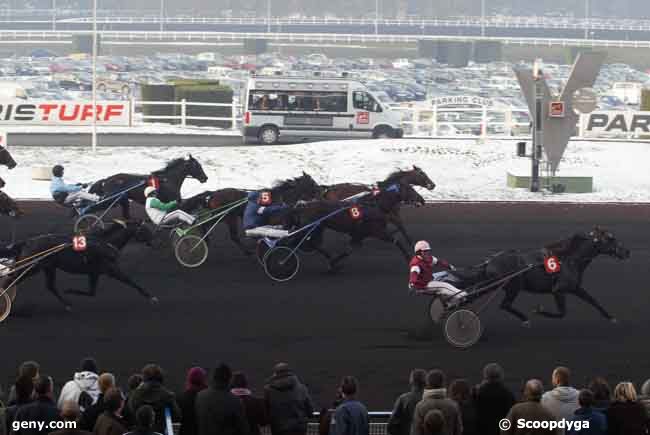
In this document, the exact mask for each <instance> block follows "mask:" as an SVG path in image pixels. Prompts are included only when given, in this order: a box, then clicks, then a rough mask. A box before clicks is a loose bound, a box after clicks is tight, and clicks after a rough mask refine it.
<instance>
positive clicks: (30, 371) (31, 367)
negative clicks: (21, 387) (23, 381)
mask: <svg viewBox="0 0 650 435" xmlns="http://www.w3.org/2000/svg"><path fill="white" fill-rule="evenodd" d="M40 370H41V366H40V365H39V364H38V363H37V362H36V361H25V362H23V363H22V364H21V365H20V366H19V367H18V377H17V379H20V378H21V377H23V376H28V377H30V378H31V379H32V380H33V381H34V382H35V381H36V378H38V375H39V373H40ZM14 402H16V386H15V385H14V386H12V387H11V390H10V391H9V397H7V406H11V405H13V404H14Z"/></svg>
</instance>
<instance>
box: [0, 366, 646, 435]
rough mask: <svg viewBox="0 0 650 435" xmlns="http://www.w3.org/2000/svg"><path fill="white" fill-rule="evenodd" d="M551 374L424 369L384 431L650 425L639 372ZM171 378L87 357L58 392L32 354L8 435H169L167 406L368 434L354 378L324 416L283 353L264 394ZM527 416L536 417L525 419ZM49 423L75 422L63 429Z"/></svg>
mask: <svg viewBox="0 0 650 435" xmlns="http://www.w3.org/2000/svg"><path fill="white" fill-rule="evenodd" d="M550 380H551V385H552V388H551V389H549V390H548V391H544V384H543V382H542V381H541V380H538V379H530V380H528V381H527V382H526V383H525V386H524V388H523V391H522V392H521V395H520V398H519V399H517V396H518V395H519V394H515V392H513V391H511V390H510V389H509V388H508V387H507V385H506V384H505V382H504V372H503V369H502V368H501V367H500V366H499V365H498V364H496V363H492V364H488V365H487V366H485V368H484V369H483V381H482V382H481V383H480V384H478V385H474V386H472V385H471V384H470V383H469V382H468V381H467V380H466V379H455V380H453V381H452V382H448V379H447V376H446V375H445V373H444V372H443V371H442V370H440V369H433V370H430V371H428V372H427V371H425V370H422V369H415V370H413V371H412V372H411V374H410V377H409V384H410V390H409V391H407V392H405V393H404V394H402V395H400V396H399V397H397V400H396V401H395V405H394V408H393V410H392V412H391V414H390V418H389V419H388V421H387V423H386V425H385V426H384V430H385V433H386V434H387V435H498V434H501V435H537V434H557V435H563V434H567V435H574V434H583V435H584V434H587V435H649V434H650V380H648V381H646V382H645V383H644V384H643V386H642V387H641V394H640V395H637V391H636V388H635V386H634V384H633V383H631V382H620V383H618V384H617V385H616V386H615V387H614V388H613V390H612V389H610V386H609V384H608V382H607V381H606V380H605V379H604V378H595V379H593V380H592V381H591V382H589V383H588V385H586V386H585V388H583V389H581V390H578V389H576V388H574V387H573V386H572V385H571V382H570V381H571V376H570V371H569V369H568V368H566V367H557V368H555V370H553V372H552V375H551V379H550ZM164 381H165V379H164V375H163V371H162V369H161V368H160V367H159V366H158V365H155V364H148V365H146V366H144V368H143V369H142V371H141V372H140V373H137V374H134V375H132V376H131V377H130V378H129V379H128V381H127V382H126V384H125V385H126V389H125V390H122V389H120V388H119V386H118V385H119V384H118V382H117V380H116V378H115V376H114V375H113V374H111V373H109V372H105V371H100V370H99V368H98V365H97V363H96V361H95V360H94V359H92V358H86V359H84V360H83V361H82V362H81V366H80V370H79V371H78V372H76V373H75V374H74V376H73V377H72V379H71V380H69V381H67V382H66V383H65V384H63V386H62V388H61V391H60V393H59V394H58V395H55V387H56V385H55V382H54V380H53V379H52V377H50V376H47V375H46V374H43V373H42V372H41V368H40V366H39V364H38V363H37V362H34V361H26V362H24V363H23V364H21V365H20V367H19V369H18V376H17V378H16V381H15V382H14V384H13V385H11V387H10V389H9V391H8V393H7V395H6V397H4V399H5V402H0V435H40V434H51V435H124V434H128V435H161V434H164V435H167V429H168V426H167V424H166V415H165V414H166V410H168V412H169V415H170V417H171V419H172V421H174V422H176V423H178V425H177V429H178V434H179V435H261V433H262V430H265V431H268V432H270V433H271V434H272V435H306V434H307V432H308V428H309V424H310V422H317V424H318V433H319V435H369V434H370V417H369V413H368V410H367V408H366V406H365V405H364V404H363V402H362V400H361V396H360V395H359V383H358V381H357V379H356V378H354V377H352V376H346V377H344V378H343V379H342V380H341V382H340V385H339V388H338V396H337V398H336V400H335V402H334V403H333V406H331V407H330V406H325V407H324V408H322V409H321V411H320V413H319V414H318V415H319V418H318V420H316V419H315V418H316V413H315V412H314V411H315V407H314V404H313V402H312V399H311V397H310V394H309V391H308V389H307V387H306V386H305V385H304V384H303V383H302V382H301V381H300V379H299V378H298V376H297V375H296V374H294V372H293V371H292V370H291V368H290V367H289V365H288V364H286V363H279V364H276V365H275V367H274V368H273V374H272V376H271V377H270V378H269V379H267V381H266V383H265V385H264V388H263V393H262V394H259V395H257V394H255V392H254V391H253V390H252V388H251V386H250V385H249V382H248V378H247V376H246V374H245V373H243V372H234V373H233V372H232V370H231V368H230V367H229V366H228V365H227V364H224V363H220V364H218V365H217V366H216V367H215V368H214V369H213V370H212V373H211V374H208V372H207V371H206V370H205V369H203V368H201V367H193V368H192V369H190V370H189V371H188V373H187V377H186V382H185V387H184V391H183V392H182V393H181V394H180V395H178V396H177V395H175V394H174V393H173V392H172V391H170V390H169V389H168V388H167V387H166V386H165V382H164ZM0 398H3V393H2V390H1V389H0ZM504 419H506V420H507V422H508V423H507V424H504ZM519 421H526V422H528V423H529V424H528V425H526V426H525V427H521V425H519V424H518V422H519ZM15 422H16V423H17V422H42V423H43V424H44V425H43V426H31V427H26V426H23V425H20V427H18V426H17V425H16V424H15ZM52 422H75V423H76V427H75V428H72V427H63V426H60V427H63V428H60V427H57V428H55V427H54V425H51V424H50V423H52ZM534 422H538V423H540V424H532V423H534ZM551 422H556V423H559V422H564V425H559V424H556V425H555V426H550V425H549V423H551ZM571 422H580V424H577V425H576V424H573V425H572V424H569V423H571ZM542 423H544V424H542ZM310 433H314V432H310ZM375 433H377V432H376V431H375ZM382 433H383V432H382Z"/></svg>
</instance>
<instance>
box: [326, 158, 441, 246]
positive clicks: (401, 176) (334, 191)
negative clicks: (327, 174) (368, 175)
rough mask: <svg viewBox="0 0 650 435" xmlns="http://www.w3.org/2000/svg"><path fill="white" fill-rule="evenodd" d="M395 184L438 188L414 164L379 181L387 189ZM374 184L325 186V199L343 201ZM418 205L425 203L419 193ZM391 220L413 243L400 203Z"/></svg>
mask: <svg viewBox="0 0 650 435" xmlns="http://www.w3.org/2000/svg"><path fill="white" fill-rule="evenodd" d="M394 184H410V185H411V186H419V187H423V188H425V189H427V190H433V189H435V188H436V184H435V183H434V182H433V181H432V180H431V178H429V176H428V175H427V174H426V173H425V172H424V171H423V170H422V169H421V168H419V167H417V166H415V165H413V168H412V169H407V170H397V171H394V172H391V173H390V174H389V175H388V177H386V179H384V180H383V181H379V182H377V187H378V188H379V189H386V188H387V187H388V186H391V185H394ZM371 190H372V186H368V185H365V184H358V183H339V184H333V185H331V186H323V199H326V200H330V201H341V200H344V199H346V198H349V197H351V196H353V195H358V194H360V193H363V192H369V191H371ZM414 204H415V205H417V206H420V205H424V199H423V198H422V197H421V196H420V195H419V194H418V199H417V201H414ZM388 218H389V222H390V223H391V224H392V225H394V226H395V227H396V228H397V230H398V231H399V232H400V233H401V234H402V236H403V237H404V239H405V240H406V241H407V242H408V244H409V245H412V244H413V240H412V239H411V236H409V234H408V233H407V232H406V227H405V226H404V222H403V221H402V217H401V216H400V207H399V204H398V205H396V206H395V207H393V209H392V210H391V213H390V214H389V216H388Z"/></svg>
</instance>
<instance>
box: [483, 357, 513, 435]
mask: <svg viewBox="0 0 650 435" xmlns="http://www.w3.org/2000/svg"><path fill="white" fill-rule="evenodd" d="M503 378H504V376H503V369H502V368H501V366H500V365H499V364H496V363H491V364H488V365H486V366H485V367H484V368H483V382H481V383H480V384H479V385H477V386H476V387H475V389H474V401H475V404H476V411H477V420H478V427H480V428H481V434H483V435H498V433H499V421H500V420H501V419H502V418H504V417H505V416H506V415H508V412H509V411H510V408H512V406H513V405H514V404H515V396H514V395H513V394H512V392H511V391H510V390H509V389H508V388H507V387H506V386H505V384H504V382H503Z"/></svg>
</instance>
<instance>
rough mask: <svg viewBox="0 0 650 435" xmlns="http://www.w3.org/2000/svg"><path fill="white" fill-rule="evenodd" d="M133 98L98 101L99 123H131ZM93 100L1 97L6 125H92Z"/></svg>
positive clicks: (0, 115)
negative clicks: (6, 98) (3, 98)
mask: <svg viewBox="0 0 650 435" xmlns="http://www.w3.org/2000/svg"><path fill="white" fill-rule="evenodd" d="M130 109H131V108H130V102H129V101H97V125H112V126H129V118H130ZM92 118H93V105H92V102H90V101H64V100H53V101H47V100H0V126H2V125H51V126H53V125H71V126H72V125H92Z"/></svg>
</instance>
